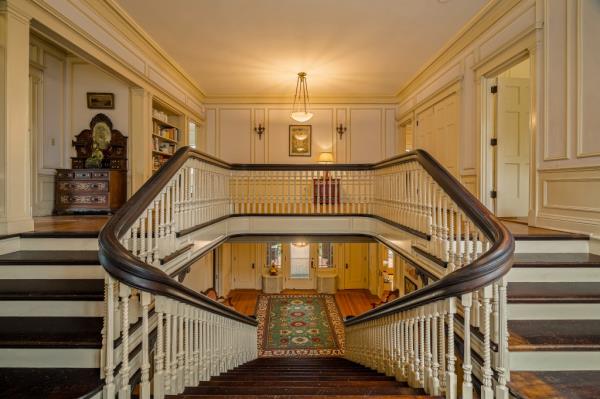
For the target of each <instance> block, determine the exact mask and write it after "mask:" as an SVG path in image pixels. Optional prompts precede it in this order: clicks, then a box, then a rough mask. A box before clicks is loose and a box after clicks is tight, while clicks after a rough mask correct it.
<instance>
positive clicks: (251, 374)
mask: <svg viewBox="0 0 600 399" xmlns="http://www.w3.org/2000/svg"><path fill="white" fill-rule="evenodd" d="M365 396H368V397H376V398H407V399H408V398H415V399H416V398H423V399H425V398H432V397H431V396H428V395H425V394H424V391H423V390H422V389H415V388H410V387H409V386H408V384H407V383H406V382H398V381H396V380H395V378H394V377H390V376H386V375H385V374H382V373H379V372H377V371H375V370H372V369H369V368H367V367H364V366H362V365H360V364H357V363H354V362H351V361H349V360H346V359H343V358H259V359H255V360H253V361H250V362H248V363H245V364H243V365H240V366H238V367H236V368H235V369H233V370H230V371H228V372H225V373H223V374H221V375H219V376H216V377H212V378H211V379H210V381H205V382H200V384H199V385H198V386H195V387H188V388H186V389H185V391H184V392H183V394H181V395H178V396H171V398H179V399H182V398H210V397H213V398H224V397H227V398H237V397H240V398H252V397H255V398H265V399H266V398H278V399H281V398H318V397H324V398H359V397H365Z"/></svg>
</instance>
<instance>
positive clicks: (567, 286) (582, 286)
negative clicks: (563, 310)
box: [507, 282, 600, 303]
mask: <svg viewBox="0 0 600 399" xmlns="http://www.w3.org/2000/svg"><path fill="white" fill-rule="evenodd" d="M507 294H508V302H509V303H510V302H532V303H537V302H542V303H549V302H550V303H559V302H575V303H583V302H588V303H590V302H591V303H596V302H600V282H577V283H572V282H550V283H546V282H515V283H509V284H508V291H507Z"/></svg>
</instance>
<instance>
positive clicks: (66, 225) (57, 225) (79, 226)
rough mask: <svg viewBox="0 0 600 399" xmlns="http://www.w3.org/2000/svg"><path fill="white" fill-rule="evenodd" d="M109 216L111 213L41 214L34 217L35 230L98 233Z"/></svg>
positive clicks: (41, 231) (36, 231)
mask: <svg viewBox="0 0 600 399" xmlns="http://www.w3.org/2000/svg"><path fill="white" fill-rule="evenodd" d="M109 218H110V216H109V215H74V216H40V217H35V218H33V223H34V227H33V229H34V230H33V232H34V233H87V234H93V233H95V234H98V233H99V232H100V230H101V229H102V227H103V226H104V225H105V224H106V222H107V221H108V219H109Z"/></svg>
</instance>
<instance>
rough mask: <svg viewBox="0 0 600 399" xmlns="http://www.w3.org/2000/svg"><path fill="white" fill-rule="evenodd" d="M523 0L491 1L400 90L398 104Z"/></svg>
mask: <svg viewBox="0 0 600 399" xmlns="http://www.w3.org/2000/svg"><path fill="white" fill-rule="evenodd" d="M522 1H523V0H491V1H490V2H489V3H487V4H486V5H485V6H484V7H483V8H482V9H481V10H480V11H479V12H478V13H477V14H476V15H475V16H474V17H473V18H471V20H470V21H469V22H467V24H465V25H464V26H463V28H462V29H461V30H459V31H458V33H456V35H454V37H453V38H452V39H450V40H449V41H448V42H447V43H446V44H445V45H444V46H443V47H442V48H441V49H440V50H439V51H438V52H437V53H436V54H435V55H434V56H433V57H432V58H431V59H430V60H429V61H428V62H426V63H425V64H424V66H423V67H422V68H421V69H419V71H417V73H416V74H415V75H414V76H413V77H412V78H411V79H409V80H408V82H407V83H406V84H405V85H404V86H403V87H402V88H401V89H400V91H399V92H398V94H397V96H396V98H397V101H398V102H402V101H404V100H405V99H407V98H408V97H409V96H410V95H411V93H413V92H414V91H415V90H416V89H418V88H419V87H420V86H421V85H422V84H423V83H425V81H427V80H428V79H429V78H431V77H432V76H433V75H434V74H435V73H436V72H438V71H440V70H441V69H442V68H443V67H444V66H445V65H447V64H448V63H449V62H450V61H451V60H452V59H453V58H454V57H456V56H457V55H458V54H459V53H460V52H461V51H463V50H464V49H465V48H466V47H467V46H469V45H470V44H471V43H472V42H473V41H474V40H475V39H477V38H478V37H479V36H481V35H482V34H483V33H484V32H485V31H487V30H488V29H489V28H490V27H491V26H492V25H493V24H494V23H496V22H497V21H498V20H499V19H500V18H502V17H503V16H504V15H506V14H507V13H508V12H510V11H511V10H512V9H513V8H515V7H516V6H517V5H518V4H519V3H521V2H522Z"/></svg>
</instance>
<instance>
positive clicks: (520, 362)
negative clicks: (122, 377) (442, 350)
mask: <svg viewBox="0 0 600 399" xmlns="http://www.w3.org/2000/svg"><path fill="white" fill-rule="evenodd" d="M516 239H517V251H516V253H515V263H514V266H513V269H512V270H511V272H510V273H509V275H508V280H509V284H508V304H509V314H508V316H509V323H508V326H509V333H510V338H509V349H510V358H511V360H510V363H511V376H510V379H511V380H510V383H509V386H510V388H511V394H512V395H513V396H514V397H516V398H520V399H538V398H539V399H541V398H585V399H588V398H589V399H591V398H598V397H600V384H598V383H597V381H600V361H599V358H600V313H599V312H598V304H599V303H600V273H599V270H600V256H598V255H594V254H590V253H589V252H588V242H587V237H585V236H573V235H564V234H561V233H557V234H556V235H553V236H539V237H532V236H519V235H517V236H516ZM7 240H9V239H4V240H2V241H3V242H6V241H7ZM96 245H97V239H96V238H91V237H88V238H86V237H77V238H76V237H73V236H60V235H56V234H55V235H54V236H52V237H48V236H42V235H37V236H36V235H28V236H27V237H23V238H21V239H20V245H19V246H18V247H17V248H15V249H17V250H15V251H12V252H8V253H6V254H3V255H0V398H4V397H7V398H9V397H10V398H22V399H27V398H76V397H77V398H79V397H82V398H92V397H100V395H101V392H100V388H101V384H102V382H101V379H100V370H99V356H100V347H101V343H102V341H101V339H102V337H101V335H100V330H101V327H102V319H101V316H102V312H103V270H102V267H101V266H100V264H99V262H98V258H97V250H95V247H96ZM76 248H80V250H78V249H76ZM553 251H554V252H553ZM558 251H560V252H558ZM562 251H564V252H562ZM137 327H139V326H135V325H134V326H132V330H133V331H135V328H137ZM137 377H138V378H139V376H137ZM31 381H36V384H31ZM276 394H278V395H289V396H291V395H294V396H293V397H300V398H301V397H306V398H308V397H315V396H316V395H324V397H327V396H330V397H336V396H338V397H352V395H354V396H357V395H370V396H371V397H378V396H379V397H386V396H387V397H389V396H390V395H407V396H405V397H407V398H408V397H411V396H410V395H413V397H427V396H419V395H423V392H422V391H419V390H412V389H410V388H408V387H407V385H406V383H400V382H396V381H395V380H394V378H393V377H389V376H385V375H382V374H379V373H377V372H375V371H372V370H369V369H366V368H364V367H362V366H360V365H357V364H355V363H351V362H349V361H346V360H343V359H258V360H255V361H252V362H250V363H246V364H244V365H242V366H239V367H238V368H236V369H234V370H232V371H230V372H228V373H224V374H222V375H220V376H216V377H212V379H211V380H210V381H206V382H201V383H200V385H199V386H198V387H194V388H188V389H187V390H186V391H185V392H184V394H183V395H180V396H179V397H180V398H193V397H204V398H210V397H215V398H218V397H235V395H243V396H244V397H246V398H249V397H264V398H268V397H271V396H269V395H276ZM394 397H396V396H394Z"/></svg>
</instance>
